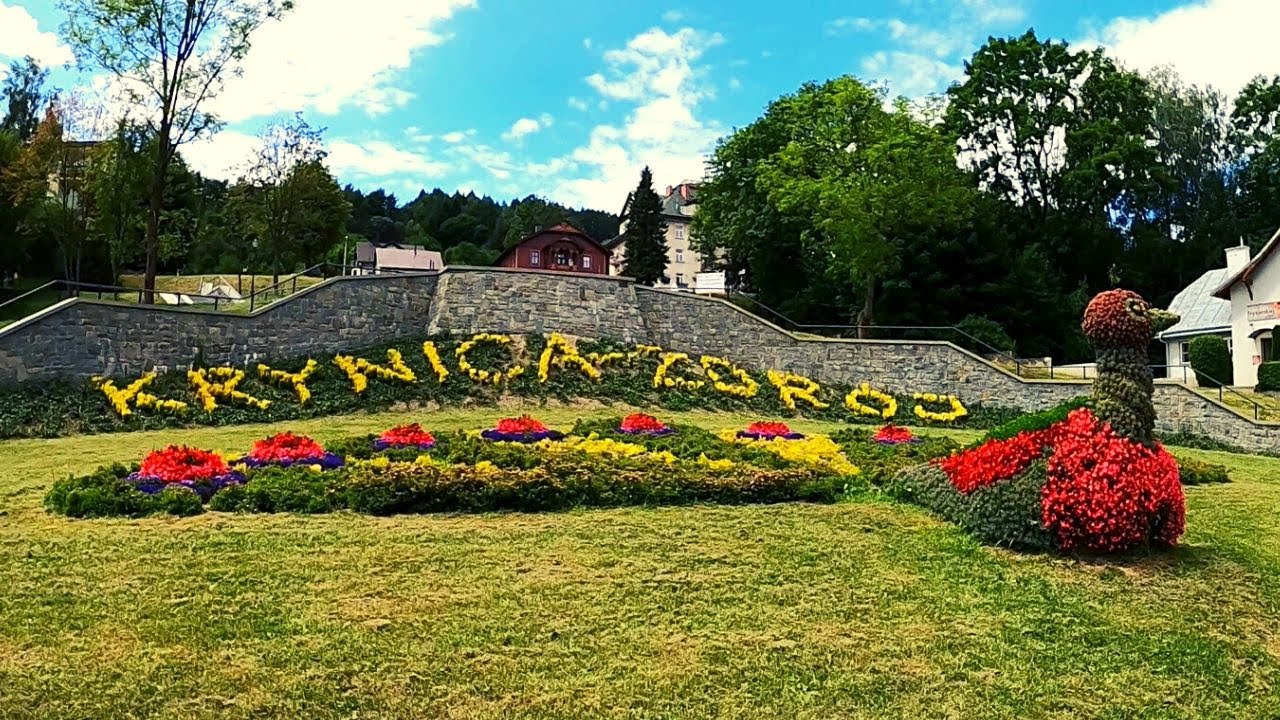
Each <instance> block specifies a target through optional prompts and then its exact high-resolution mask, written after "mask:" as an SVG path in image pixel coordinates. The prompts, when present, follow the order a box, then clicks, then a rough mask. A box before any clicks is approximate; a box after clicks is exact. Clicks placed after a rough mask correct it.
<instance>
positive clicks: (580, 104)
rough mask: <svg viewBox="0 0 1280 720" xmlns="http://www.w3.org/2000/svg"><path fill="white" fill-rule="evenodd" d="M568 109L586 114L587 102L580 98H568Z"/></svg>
mask: <svg viewBox="0 0 1280 720" xmlns="http://www.w3.org/2000/svg"><path fill="white" fill-rule="evenodd" d="M569 107H571V108H573V109H574V110H578V111H579V112H586V111H587V108H588V105H587V101H586V100H583V99H582V98H578V97H571V98H569Z"/></svg>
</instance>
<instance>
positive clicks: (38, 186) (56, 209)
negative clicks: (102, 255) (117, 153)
mask: <svg viewBox="0 0 1280 720" xmlns="http://www.w3.org/2000/svg"><path fill="white" fill-rule="evenodd" d="M83 164H84V146H83V145H81V144H79V143H75V142H72V141H70V140H68V139H67V138H66V136H65V134H64V132H63V122H62V111H61V109H60V107H59V106H57V105H50V106H49V109H48V110H47V111H46V112H45V117H44V119H43V120H41V121H40V124H39V126H37V127H36V132H35V134H34V135H32V137H31V141H30V142H29V143H27V145H26V146H25V147H24V148H23V149H22V151H21V152H20V153H19V154H18V157H17V158H16V159H15V161H14V162H13V164H12V166H11V167H10V169H9V172H8V179H9V184H10V187H11V192H12V197H13V199H14V201H15V202H17V203H18V204H19V205H25V206H27V211H26V213H25V216H24V218H23V220H22V222H21V224H20V229H21V231H22V232H24V233H26V234H27V236H28V237H29V238H30V239H31V241H32V242H33V244H34V246H35V247H42V246H43V247H53V248H56V252H57V256H58V259H59V261H60V265H61V270H62V276H63V277H64V278H66V279H68V280H72V281H78V280H79V279H80V269H81V261H82V259H83V251H84V248H85V240H86V237H87V234H88V229H87V217H88V214H89V211H90V205H89V202H88V201H89V199H90V198H88V197H86V196H85V193H84V186H83V177H82V173H81V168H82V167H83Z"/></svg>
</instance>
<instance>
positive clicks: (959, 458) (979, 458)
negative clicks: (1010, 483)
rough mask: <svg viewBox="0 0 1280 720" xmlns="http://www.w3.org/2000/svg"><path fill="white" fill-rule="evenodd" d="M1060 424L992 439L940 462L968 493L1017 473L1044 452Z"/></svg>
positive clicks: (960, 488)
mask: <svg viewBox="0 0 1280 720" xmlns="http://www.w3.org/2000/svg"><path fill="white" fill-rule="evenodd" d="M1057 428H1058V426H1057V425H1053V426H1050V427H1048V428H1045V429H1044V430H1036V431H1034V432H1021V433H1018V434H1017V435H1014V436H1013V437H1011V438H1009V439H1007V440H989V441H987V442H985V443H983V444H981V445H979V446H978V447H976V448H972V449H970V450H965V451H964V452H961V453H957V454H955V455H952V456H951V457H949V458H944V459H943V460H941V461H939V462H938V465H939V467H941V468H942V470H943V472H945V473H946V474H947V478H948V479H950V480H951V484H952V485H954V486H955V488H956V490H959V491H960V492H962V493H964V494H966V495H968V494H969V493H971V492H973V491H974V490H977V489H978V488H981V487H986V486H988V485H993V484H995V483H998V482H1002V481H1004V480H1008V479H1009V478H1011V477H1013V476H1015V475H1017V474H1018V473H1020V472H1022V471H1023V470H1026V469H1027V466H1028V465H1030V464H1031V463H1033V462H1035V461H1036V460H1037V459H1039V458H1040V457H1043V456H1044V452H1045V449H1046V448H1048V447H1049V446H1050V445H1052V444H1053V441H1054V439H1055V436H1056V435H1057Z"/></svg>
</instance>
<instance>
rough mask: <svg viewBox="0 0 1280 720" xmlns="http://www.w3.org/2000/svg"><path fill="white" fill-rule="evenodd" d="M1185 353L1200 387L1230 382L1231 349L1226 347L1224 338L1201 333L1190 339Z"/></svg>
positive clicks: (1212, 386) (1214, 386)
mask: <svg viewBox="0 0 1280 720" xmlns="http://www.w3.org/2000/svg"><path fill="white" fill-rule="evenodd" d="M1187 354H1188V355H1189V356H1190V360H1191V369H1192V370H1193V371H1195V374H1196V381H1197V382H1198V383H1200V385H1201V386H1202V387H1211V388H1216V387H1218V386H1219V385H1222V384H1227V385H1229V384H1231V380H1232V377H1231V376H1232V373H1231V351H1230V350H1228V349H1227V341H1226V340H1224V339H1223V338H1220V337H1218V336H1217V335H1202V336H1200V337H1198V338H1195V339H1194V340H1192V341H1191V345H1190V346H1189V348H1188V352H1187Z"/></svg>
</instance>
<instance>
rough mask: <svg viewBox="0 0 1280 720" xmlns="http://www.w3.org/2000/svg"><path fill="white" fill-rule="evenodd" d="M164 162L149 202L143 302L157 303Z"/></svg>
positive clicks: (158, 162) (154, 178)
mask: <svg viewBox="0 0 1280 720" xmlns="http://www.w3.org/2000/svg"><path fill="white" fill-rule="evenodd" d="M161 165H162V163H161V162H160V161H157V162H156V168H155V175H153V176H152V178H151V197H150V201H149V202H148V204H147V239H146V243H145V254H146V257H147V264H146V272H145V274H144V275H143V280H142V287H143V288H145V289H146V293H144V295H143V300H142V301H143V302H144V303H146V304H148V305H151V304H153V303H155V289H156V263H157V260H158V259H159V255H160V210H161V208H162V207H163V206H164V181H163V173H164V170H163V169H162V168H161Z"/></svg>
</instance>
